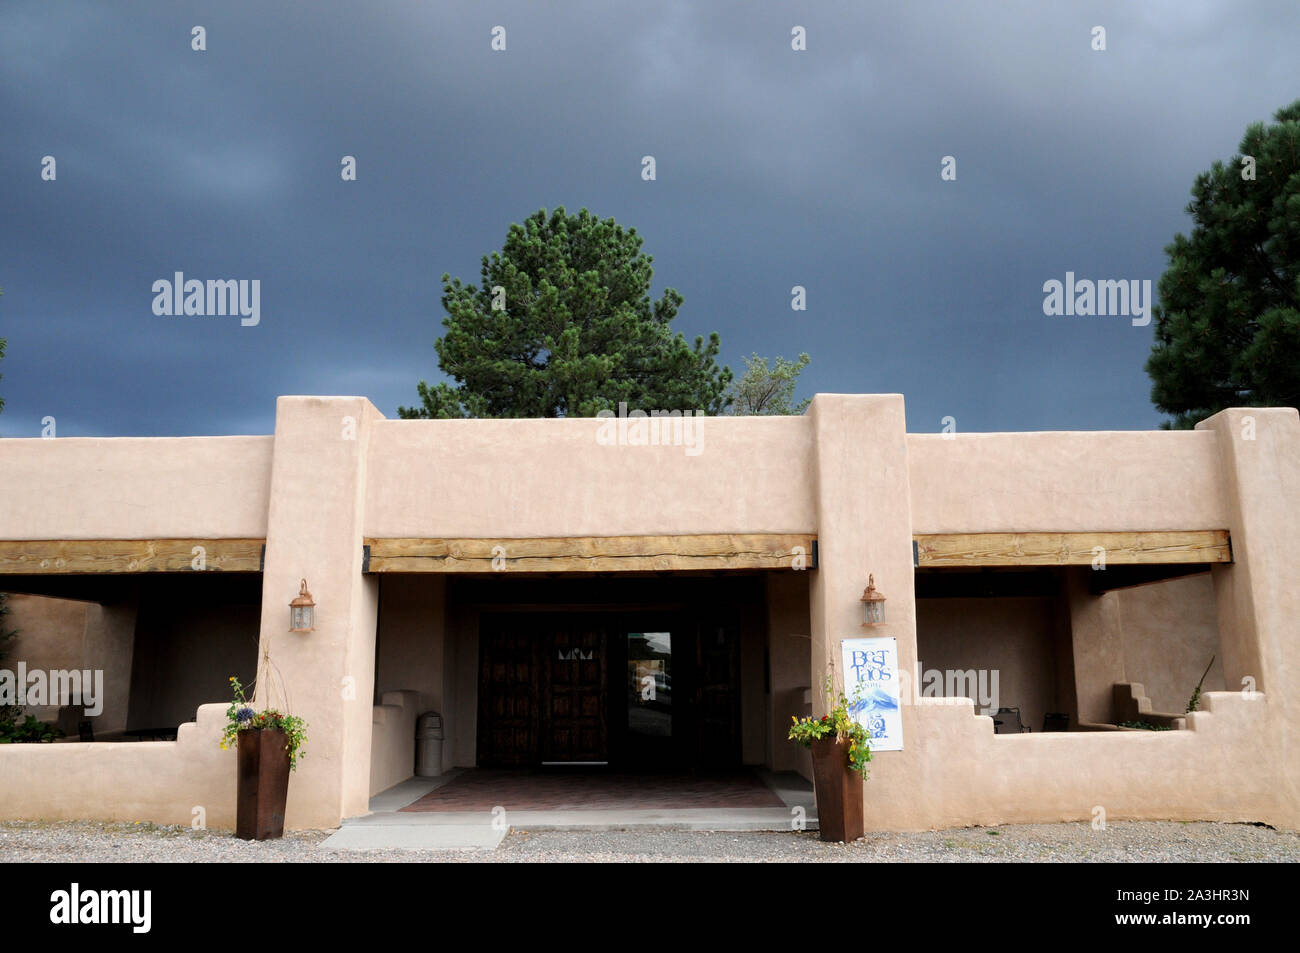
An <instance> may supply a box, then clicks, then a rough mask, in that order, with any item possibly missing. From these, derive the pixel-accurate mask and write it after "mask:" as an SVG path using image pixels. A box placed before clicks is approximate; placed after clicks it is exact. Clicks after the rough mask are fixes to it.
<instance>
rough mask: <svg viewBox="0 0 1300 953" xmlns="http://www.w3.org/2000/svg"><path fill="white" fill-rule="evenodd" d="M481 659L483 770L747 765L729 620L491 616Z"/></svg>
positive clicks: (722, 616) (483, 629)
mask: <svg viewBox="0 0 1300 953" xmlns="http://www.w3.org/2000/svg"><path fill="white" fill-rule="evenodd" d="M479 651H480V658H479V712H478V716H479V721H478V751H477V761H478V764H479V765H480V766H484V767H506V766H518V767H523V766H560V765H566V766H580V765H585V766H592V767H597V766H599V767H605V766H608V767H612V768H618V769H621V770H628V769H636V770H641V769H645V770H691V771H697V770H728V769H733V768H738V767H739V766H740V763H741V744H740V737H741V734H740V693H741V686H740V652H739V637H738V625H737V622H736V620H735V619H734V618H729V617H728V615H727V614H726V613H723V612H711V613H709V612H705V613H692V612H687V611H675V612H640V613H637V612H622V613H609V612H571V613H499V614H484V615H483V616H482V618H481V621H480V632H479Z"/></svg>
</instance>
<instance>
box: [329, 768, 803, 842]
mask: <svg viewBox="0 0 1300 953" xmlns="http://www.w3.org/2000/svg"><path fill="white" fill-rule="evenodd" d="M464 770H466V769H456V770H453V771H450V772H448V773H446V774H444V775H442V776H441V777H437V778H410V779H409V780H406V781H403V782H402V783H401V784H398V785H395V786H394V787H391V788H389V789H388V790H387V791H383V792H381V793H380V794H377V795H375V796H374V797H373V798H371V799H370V813H369V814H365V815H361V816H359V817H350V818H347V819H346V820H345V821H344V822H343V825H342V826H341V827H340V828H339V829H338V830H337V831H335V832H334V833H333V834H331V835H330V836H329V837H328V838H326V839H325V840H324V841H323V842H321V845H320V846H321V847H322V848H327V849H331V850H374V849H402V848H406V849H411V850H493V849H495V848H496V847H497V846H498V845H499V844H500V843H501V841H502V840H504V839H505V836H506V834H507V833H508V832H509V831H510V830H511V829H512V828H513V829H515V830H526V831H577V830H586V831H644V830H676V831H789V830H799V829H805V830H816V829H817V810H816V805H815V802H814V800H813V792H812V786H811V785H810V784H808V782H807V781H805V780H804V779H803V778H801V777H799V776H798V775H796V774H792V773H782V774H772V773H771V772H768V771H759V772H758V776H759V777H760V778H761V779H762V780H763V782H764V783H765V784H766V785H767V786H768V787H769V788H770V789H771V790H772V791H773V792H775V793H776V795H777V796H778V797H779V798H780V799H781V801H782V803H783V804H784V805H785V807H783V808H699V807H695V808H688V809H680V810H676V809H671V808H654V809H640V810H638V809H618V810H605V809H600V810H529V809H527V808H524V809H517V810H510V811H507V810H506V809H505V808H502V807H498V808H494V809H493V810H492V811H491V812H488V811H465V812H460V811H438V812H419V813H416V812H402V811H401V810H400V809H401V808H403V807H406V806H407V805H408V804H411V803H413V802H414V801H417V800H419V799H420V798H422V797H424V795H426V794H428V793H429V792H430V791H434V790H437V789H438V788H439V787H441V786H442V785H444V784H447V783H449V782H450V781H452V780H453V779H454V778H456V777H457V776H459V775H460V774H461V773H463V771H464ZM468 770H472V769H468Z"/></svg>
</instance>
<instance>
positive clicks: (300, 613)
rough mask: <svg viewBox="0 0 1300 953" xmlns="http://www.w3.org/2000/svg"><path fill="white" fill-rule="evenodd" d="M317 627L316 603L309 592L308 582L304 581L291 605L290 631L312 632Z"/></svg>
mask: <svg viewBox="0 0 1300 953" xmlns="http://www.w3.org/2000/svg"><path fill="white" fill-rule="evenodd" d="M315 626H316V603H314V602H312V599H311V593H310V592H308V591H307V580H306V579H304V580H303V581H302V588H301V589H299V590H298V597H297V598H296V599H294V600H293V602H291V603H289V631H290V632H310V631H311V630H312V629H313V628H315Z"/></svg>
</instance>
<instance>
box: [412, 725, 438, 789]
mask: <svg viewBox="0 0 1300 953" xmlns="http://www.w3.org/2000/svg"><path fill="white" fill-rule="evenodd" d="M441 774H442V715H440V714H438V713H437V712H436V711H426V712H425V713H424V714H423V715H421V716H420V718H419V720H418V721H417V722H416V723H415V776H416V777H418V778H436V777H438V776H439V775H441Z"/></svg>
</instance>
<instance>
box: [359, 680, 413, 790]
mask: <svg viewBox="0 0 1300 953" xmlns="http://www.w3.org/2000/svg"><path fill="white" fill-rule="evenodd" d="M419 716H420V704H419V693H418V692H384V694H383V696H382V698H381V699H380V704H378V705H376V706H375V708H374V713H373V714H372V715H371V736H370V737H371V740H370V794H371V795H372V796H373V795H375V794H378V793H379V792H380V791H387V790H388V789H389V788H391V787H392V786H393V785H394V784H400V783H401V782H403V781H405V780H406V779H407V778H409V777H411V776H412V775H413V774H414V773H415V723H416V720H417V719H418V718H419Z"/></svg>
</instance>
